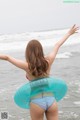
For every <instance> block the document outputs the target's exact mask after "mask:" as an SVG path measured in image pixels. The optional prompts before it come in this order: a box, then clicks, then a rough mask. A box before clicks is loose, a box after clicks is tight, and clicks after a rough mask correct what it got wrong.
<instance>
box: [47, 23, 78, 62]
mask: <svg viewBox="0 0 80 120" xmlns="http://www.w3.org/2000/svg"><path fill="white" fill-rule="evenodd" d="M78 29H79V27H76V25H74V26H73V27H72V28H71V29H70V30H69V31H68V32H67V33H66V34H65V36H64V37H63V38H62V39H61V40H59V41H58V42H57V43H56V44H55V46H54V48H53V51H52V52H51V53H50V54H49V55H48V56H47V58H48V59H49V61H50V64H52V63H53V61H54V59H55V57H56V54H57V52H58V50H59V48H60V47H61V45H62V44H63V43H64V42H65V41H66V40H67V39H68V38H69V37H70V36H71V35H73V34H74V33H77V32H76V31H77V30H78Z"/></svg>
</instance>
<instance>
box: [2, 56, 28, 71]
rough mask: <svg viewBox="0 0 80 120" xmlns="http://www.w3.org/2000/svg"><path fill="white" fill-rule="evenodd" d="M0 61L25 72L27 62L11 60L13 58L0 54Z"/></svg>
mask: <svg viewBox="0 0 80 120" xmlns="http://www.w3.org/2000/svg"><path fill="white" fill-rule="evenodd" d="M0 59H2V60H6V61H8V62H10V63H12V64H13V65H15V66H16V67H18V68H21V69H23V70H25V71H26V68H27V67H28V64H27V62H24V61H22V60H18V59H15V58H13V57H11V56H9V55H3V54H0Z"/></svg>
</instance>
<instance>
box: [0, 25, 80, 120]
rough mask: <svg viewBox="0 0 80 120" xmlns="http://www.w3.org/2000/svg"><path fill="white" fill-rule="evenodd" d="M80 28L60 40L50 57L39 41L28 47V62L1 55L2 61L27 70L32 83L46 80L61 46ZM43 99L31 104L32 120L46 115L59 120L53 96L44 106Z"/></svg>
mask: <svg viewBox="0 0 80 120" xmlns="http://www.w3.org/2000/svg"><path fill="white" fill-rule="evenodd" d="M78 29H79V28H78V27H76V25H74V26H73V27H72V28H71V29H70V30H69V31H68V33H67V34H66V35H65V36H64V37H63V38H62V39H61V40H59V41H58V42H57V43H56V44H55V46H54V48H53V51H52V52H51V53H50V54H49V55H48V56H44V54H43V48H42V46H41V44H40V42H39V41H37V40H31V41H30V42H29V43H28V45H27V47H26V52H25V55H26V62H24V61H21V60H18V59H15V58H13V57H11V56H9V55H2V54H0V59H2V60H6V61H9V62H10V63H12V64H14V65H15V66H17V67H19V68H21V69H23V70H25V72H26V77H27V78H28V79H29V80H30V81H31V80H34V79H40V78H46V77H48V76H49V73H50V70H51V65H52V63H53V62H54V59H55V57H56V54H57V52H58V50H59V48H60V47H61V45H62V44H63V43H64V42H65V41H66V40H67V39H68V38H69V37H70V36H71V35H72V34H74V33H76V31H77V30H78ZM44 98H45V96H44V95H43V98H38V99H36V98H35V99H33V100H32V101H31V103H30V114H31V118H32V120H43V117H44V113H45V115H46V118H47V120H58V105H57V102H56V100H55V98H54V97H53V96H52V97H51V96H50V95H49V96H48V97H46V101H45V103H46V102H47V107H46V104H45V103H44V104H45V105H44V104H43V99H44ZM46 108H47V109H46Z"/></svg>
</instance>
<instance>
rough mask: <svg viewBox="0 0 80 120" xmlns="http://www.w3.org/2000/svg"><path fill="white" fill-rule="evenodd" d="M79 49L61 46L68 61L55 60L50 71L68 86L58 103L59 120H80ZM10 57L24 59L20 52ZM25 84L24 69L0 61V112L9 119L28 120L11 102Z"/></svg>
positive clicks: (28, 115) (23, 112)
mask: <svg viewBox="0 0 80 120" xmlns="http://www.w3.org/2000/svg"><path fill="white" fill-rule="evenodd" d="M49 49H50V48H49ZM49 49H47V50H48V51H46V52H49ZM79 49H80V44H78V45H77V44H76V45H72V46H65V47H62V48H61V49H60V51H59V52H64V51H68V52H71V56H70V57H69V58H68V59H65V58H64V59H62V58H59V59H55V61H54V64H53V66H52V69H51V75H52V76H55V77H57V78H61V79H63V80H65V81H66V83H67V85H68V92H67V94H66V96H65V97H64V99H63V100H61V101H60V102H59V103H58V106H59V107H58V109H59V120H80V51H79ZM10 55H12V56H14V57H15V58H20V59H22V60H24V53H23V52H21V51H16V52H10ZM26 82H28V80H27V79H26V77H25V72H24V71H23V70H20V69H19V68H17V67H15V66H13V65H11V64H10V63H8V62H5V61H1V60H0V112H2V111H7V112H8V115H9V120H31V118H30V112H29V110H26V109H21V108H19V107H18V106H17V105H16V104H15V103H14V100H13V97H14V93H15V92H16V90H17V89H18V88H19V87H20V86H21V85H23V84H25V83H26ZM44 118H45V116H44ZM45 120H46V119H45Z"/></svg>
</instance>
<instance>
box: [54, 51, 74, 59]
mask: <svg viewBox="0 0 80 120" xmlns="http://www.w3.org/2000/svg"><path fill="white" fill-rule="evenodd" d="M71 56H72V54H71V53H70V52H64V53H60V54H57V56H56V58H70V57H71Z"/></svg>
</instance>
